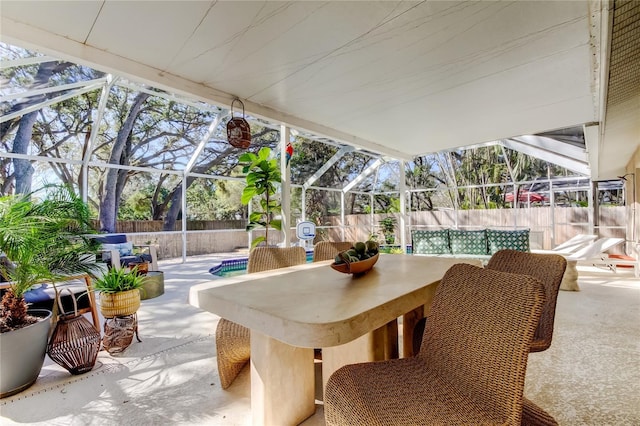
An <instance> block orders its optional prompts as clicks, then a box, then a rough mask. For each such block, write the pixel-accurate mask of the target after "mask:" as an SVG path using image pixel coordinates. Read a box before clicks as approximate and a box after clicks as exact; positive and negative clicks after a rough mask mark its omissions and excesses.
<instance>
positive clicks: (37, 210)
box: [0, 186, 97, 326]
mask: <svg viewBox="0 0 640 426" xmlns="http://www.w3.org/2000/svg"><path fill="white" fill-rule="evenodd" d="M45 190H46V191H47V196H46V198H45V199H44V200H41V201H38V200H36V199H35V195H36V194H35V193H32V194H28V195H9V196H5V197H1V198H0V251H1V252H3V253H4V254H5V255H6V256H7V258H8V259H9V261H10V262H8V263H7V264H1V265H0V272H2V275H4V276H5V277H7V278H8V279H9V281H11V285H10V287H9V293H11V295H12V297H13V298H14V299H15V300H17V301H18V302H12V303H13V304H14V305H17V304H19V305H23V304H24V297H23V295H24V293H25V292H26V291H28V290H29V289H30V288H31V287H32V286H33V285H34V284H37V283H38V282H41V281H44V280H47V281H51V282H52V283H54V284H55V281H58V280H60V279H61V278H62V277H63V276H64V275H70V274H80V273H89V274H93V273H94V271H95V270H96V269H97V266H96V264H95V263H94V262H87V261H86V258H85V256H86V255H87V254H89V253H92V252H95V249H96V243H95V241H94V240H93V239H91V238H88V237H87V236H85V234H89V233H92V232H93V230H92V229H91V226H90V223H89V209H88V208H87V206H86V204H85V203H84V202H83V201H82V200H81V199H80V198H79V197H78V196H77V195H75V193H74V192H73V191H72V190H71V189H70V188H68V187H65V186H60V187H45ZM3 302H4V299H3ZM11 310H12V309H11V308H10V307H8V306H7V305H5V304H4V303H3V306H2V315H1V316H2V317H7V316H10V317H12V318H14V316H13V314H12V313H11V312H10V311H11ZM18 322H19V321H18ZM13 326H19V324H13Z"/></svg>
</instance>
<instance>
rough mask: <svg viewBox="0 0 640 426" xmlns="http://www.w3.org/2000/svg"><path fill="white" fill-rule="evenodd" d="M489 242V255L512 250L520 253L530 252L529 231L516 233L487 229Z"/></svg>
mask: <svg viewBox="0 0 640 426" xmlns="http://www.w3.org/2000/svg"><path fill="white" fill-rule="evenodd" d="M487 241H488V243H489V253H490V254H493V253H495V252H497V251H500V250H504V249H510V250H518V251H529V250H530V248H529V230H528V229H519V230H514V231H498V230H494V229H487Z"/></svg>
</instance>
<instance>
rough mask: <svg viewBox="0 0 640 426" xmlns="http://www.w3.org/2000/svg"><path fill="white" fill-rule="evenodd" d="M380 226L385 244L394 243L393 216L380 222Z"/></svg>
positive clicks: (394, 222) (394, 228)
mask: <svg viewBox="0 0 640 426" xmlns="http://www.w3.org/2000/svg"><path fill="white" fill-rule="evenodd" d="M379 223H380V226H381V227H382V233H383V234H384V240H385V242H386V243H387V244H393V243H395V241H396V238H395V231H396V225H397V221H396V218H395V217H393V216H387V217H385V218H384V219H382V220H380V222H379Z"/></svg>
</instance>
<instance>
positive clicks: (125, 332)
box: [102, 314, 141, 355]
mask: <svg viewBox="0 0 640 426" xmlns="http://www.w3.org/2000/svg"><path fill="white" fill-rule="evenodd" d="M134 334H135V336H136V339H137V340H138V342H140V341H141V340H140V337H139V336H138V317H137V315H136V314H133V315H127V316H123V317H115V318H107V319H106V320H105V321H104V337H103V338H102V346H104V349H105V350H106V351H107V352H109V354H111V355H113V354H118V353H120V352H123V351H124V350H125V349H127V348H128V347H129V345H130V344H131V342H132V341H133V335H134Z"/></svg>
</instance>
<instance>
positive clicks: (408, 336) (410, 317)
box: [402, 281, 440, 358]
mask: <svg viewBox="0 0 640 426" xmlns="http://www.w3.org/2000/svg"><path fill="white" fill-rule="evenodd" d="M439 283H440V282H439V281H438V282H437V283H434V284H432V285H430V286H429V287H427V291H428V293H427V300H426V302H425V304H424V305H422V306H418V307H417V308H416V309H414V310H413V311H411V312H407V313H406V314H404V315H403V316H402V357H403V358H408V357H412V356H414V355H415V354H414V352H413V330H414V329H415V328H416V324H417V323H418V321H419V320H421V319H422V318H424V317H426V316H427V315H428V314H429V313H430V312H431V302H432V301H433V296H434V295H435V294H436V288H438V284H439Z"/></svg>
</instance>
